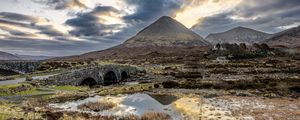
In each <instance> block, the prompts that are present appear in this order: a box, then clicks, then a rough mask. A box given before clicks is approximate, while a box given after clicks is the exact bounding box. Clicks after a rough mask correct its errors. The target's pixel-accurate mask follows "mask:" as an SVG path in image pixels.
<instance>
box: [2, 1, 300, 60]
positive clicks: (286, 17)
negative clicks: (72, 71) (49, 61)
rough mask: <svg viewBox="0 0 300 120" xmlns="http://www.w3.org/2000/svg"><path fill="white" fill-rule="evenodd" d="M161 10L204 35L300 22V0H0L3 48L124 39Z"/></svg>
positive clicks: (68, 47) (18, 50) (56, 49)
mask: <svg viewBox="0 0 300 120" xmlns="http://www.w3.org/2000/svg"><path fill="white" fill-rule="evenodd" d="M161 16H171V17H172V18H174V19H176V20H178V21H179V22H181V23H182V24H184V25H185V26H186V27H188V28H191V29H192V30H193V31H195V32H196V33H198V34H200V35H201V36H202V37H205V36H207V35H208V34H209V33H216V32H222V31H225V30H228V29H231V28H234V27H237V26H244V27H249V28H253V29H256V30H260V31H264V32H267V33H275V32H279V31H282V30H285V29H288V28H291V27H295V26H298V25H300V0H0V51H5V52H10V53H14V54H26V55H50V56H65V55H75V54H82V53H85V52H89V51H95V50H101V49H105V48H108V47H111V46H115V45H118V44H120V43H122V42H124V41H125V40H126V39H128V38H130V37H132V36H134V35H135V34H136V33H137V32H138V31H139V30H141V29H143V28H144V27H146V26H148V25H149V24H151V23H152V22H154V21H155V20H157V19H158V18H159V17H161Z"/></svg>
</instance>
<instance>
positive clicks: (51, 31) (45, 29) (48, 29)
mask: <svg viewBox="0 0 300 120" xmlns="http://www.w3.org/2000/svg"><path fill="white" fill-rule="evenodd" d="M33 28H35V29H37V30H39V31H40V32H39V33H40V34H45V35H48V36H53V37H54V36H64V34H63V33H62V32H60V31H58V30H56V29H55V28H54V27H53V26H51V25H33Z"/></svg>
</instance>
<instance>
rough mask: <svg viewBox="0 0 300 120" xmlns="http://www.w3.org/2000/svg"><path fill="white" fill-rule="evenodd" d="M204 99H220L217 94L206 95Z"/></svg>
mask: <svg viewBox="0 0 300 120" xmlns="http://www.w3.org/2000/svg"><path fill="white" fill-rule="evenodd" d="M203 97H204V98H214V97H218V95H217V94H208V95H204V96H203Z"/></svg>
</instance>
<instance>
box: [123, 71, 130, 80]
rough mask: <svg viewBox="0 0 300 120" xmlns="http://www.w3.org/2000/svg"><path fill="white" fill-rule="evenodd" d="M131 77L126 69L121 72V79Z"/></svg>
mask: <svg viewBox="0 0 300 120" xmlns="http://www.w3.org/2000/svg"><path fill="white" fill-rule="evenodd" d="M128 78H129V74H128V73H127V72H126V71H122V72H121V81H125V80H126V79H128Z"/></svg>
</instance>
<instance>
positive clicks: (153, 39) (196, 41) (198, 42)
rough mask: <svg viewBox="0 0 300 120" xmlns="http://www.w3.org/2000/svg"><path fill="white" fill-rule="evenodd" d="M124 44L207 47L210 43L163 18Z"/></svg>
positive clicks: (167, 18) (177, 23) (165, 17)
mask: <svg viewBox="0 0 300 120" xmlns="http://www.w3.org/2000/svg"><path fill="white" fill-rule="evenodd" d="M124 44H125V45H126V46H130V47H131V46H205V45H208V44H209V43H208V42H206V41H205V40H204V39H203V38H202V37H201V36H199V35H198V34H196V33H194V32H193V31H191V30H190V29H188V28H186V27H185V26H184V25H182V24H181V23H179V22H178V21H176V20H174V19H173V18H171V17H168V16H162V17H160V18H159V19H158V20H157V21H155V22H154V23H152V24H151V25H149V26H148V27H146V28H145V29H143V30H142V31H140V32H139V33H138V34H137V35H136V36H134V37H132V38H130V39H129V40H127V41H126V42H125V43H124Z"/></svg>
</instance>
